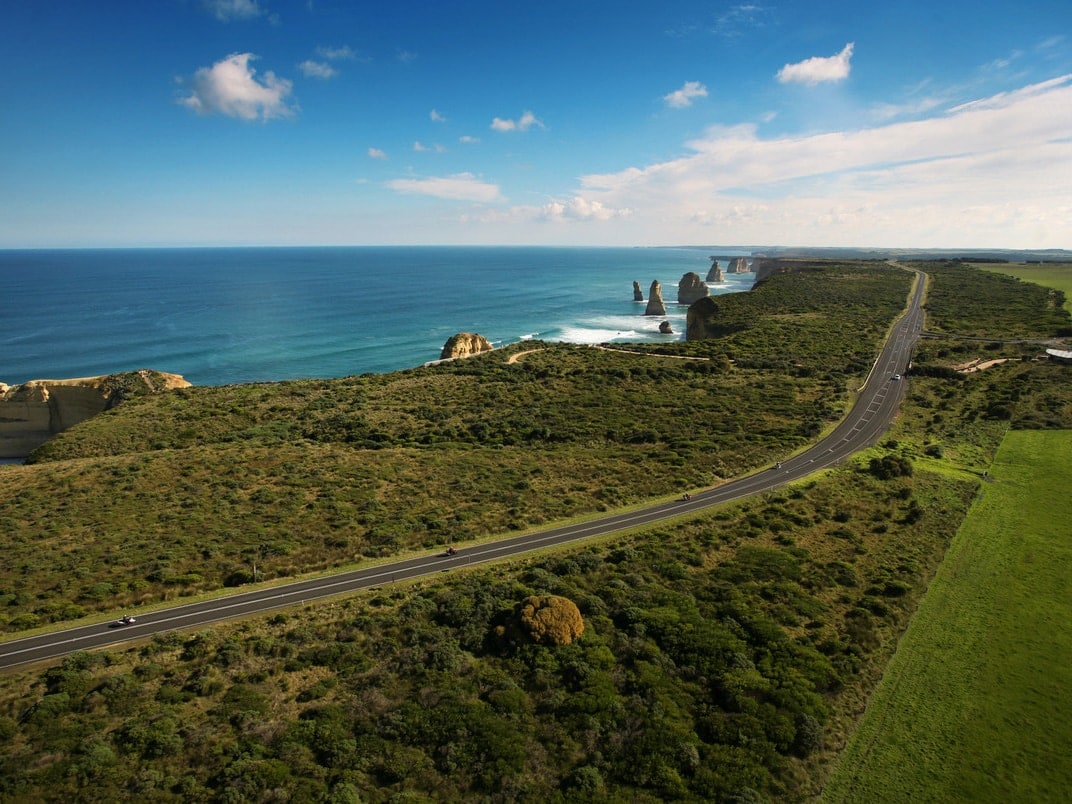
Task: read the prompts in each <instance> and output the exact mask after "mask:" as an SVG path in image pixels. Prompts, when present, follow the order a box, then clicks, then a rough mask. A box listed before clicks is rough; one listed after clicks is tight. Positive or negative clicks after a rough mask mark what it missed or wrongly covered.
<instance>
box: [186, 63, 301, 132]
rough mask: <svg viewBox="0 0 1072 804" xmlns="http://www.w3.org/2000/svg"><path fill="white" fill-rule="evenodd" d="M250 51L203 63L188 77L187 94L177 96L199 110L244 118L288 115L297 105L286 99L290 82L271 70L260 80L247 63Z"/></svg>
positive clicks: (191, 107)
mask: <svg viewBox="0 0 1072 804" xmlns="http://www.w3.org/2000/svg"><path fill="white" fill-rule="evenodd" d="M255 58H256V56H254V55H253V54H252V53H232V54H231V55H230V56H228V57H227V58H225V59H222V60H221V61H218V62H216V63H215V64H213V65H212V66H211V67H202V68H201V69H199V70H198V71H197V72H196V73H194V75H193V78H191V79H190V81H189V83H190V87H191V91H190V94H189V95H187V96H186V97H184V98H181V99H180V100H179V103H181V104H182V105H183V106H186V107H187V108H188V109H193V110H194V111H195V112H197V113H198V114H223V115H227V116H228V117H239V118H242V119H243V120H256V119H258V118H260V119H261V120H271V119H272V118H276V117H289V116H290V115H292V114H294V111H295V109H296V106H293V105H291V104H290V103H289V102H288V98H289V97H290V93H291V89H292V87H293V84H292V83H291V82H290V81H288V80H287V79H285V78H279V77H277V76H276V74H275V73H273V72H272V71H271V70H269V71H267V72H265V74H264V79H263V81H258V80H257V78H256V74H257V71H256V70H254V69H253V68H252V67H250V65H249V63H250V61H252V60H253V59H255Z"/></svg>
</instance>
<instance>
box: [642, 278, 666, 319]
mask: <svg viewBox="0 0 1072 804" xmlns="http://www.w3.org/2000/svg"><path fill="white" fill-rule="evenodd" d="M644 315H666V304H665V303H664V302H663V289H662V287H661V286H660V285H659V280H658V279H656V280H654V281H653V282H652V283H651V290H649V291H648V306H647V308H646V309H645V310H644Z"/></svg>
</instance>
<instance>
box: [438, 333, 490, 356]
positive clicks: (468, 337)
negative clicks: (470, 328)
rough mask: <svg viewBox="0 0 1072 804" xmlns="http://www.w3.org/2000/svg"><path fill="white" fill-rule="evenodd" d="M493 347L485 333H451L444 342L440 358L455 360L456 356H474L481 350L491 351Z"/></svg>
mask: <svg viewBox="0 0 1072 804" xmlns="http://www.w3.org/2000/svg"><path fill="white" fill-rule="evenodd" d="M493 348H494V347H493V346H492V345H491V343H490V342H489V341H488V339H487V338H485V337H484V336H483V335H477V334H476V333H475V332H459V333H458V334H457V335H451V336H450V338H448V339H447V342H446V343H445V344H443V351H442V352H440V354H439V359H440V360H453V359H454V358H456V357H472V356H473V355H478V354H480V353H481V352H490V351H491V350H492V349H493Z"/></svg>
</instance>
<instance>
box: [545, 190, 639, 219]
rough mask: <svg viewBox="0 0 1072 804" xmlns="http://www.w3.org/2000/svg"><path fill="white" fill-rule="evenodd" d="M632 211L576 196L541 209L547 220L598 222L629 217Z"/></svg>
mask: <svg viewBox="0 0 1072 804" xmlns="http://www.w3.org/2000/svg"><path fill="white" fill-rule="evenodd" d="M632 212H633V211H632V210H631V209H613V208H611V207H608V206H605V205H604V204H603V203H602V202H601V201H592V200H589V199H587V198H583V197H581V196H579V195H578V196H574V197H573V198H570V199H568V200H566V201H550V202H548V203H546V204H544V205H543V206H542V207H541V208H540V217H542V218H544V219H546V220H552V221H562V220H597V221H609V220H610V219H611V218H622V217H628V216H629V215H631V214H632Z"/></svg>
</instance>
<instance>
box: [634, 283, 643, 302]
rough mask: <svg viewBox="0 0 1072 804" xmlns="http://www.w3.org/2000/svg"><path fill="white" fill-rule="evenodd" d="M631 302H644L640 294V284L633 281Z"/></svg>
mask: <svg viewBox="0 0 1072 804" xmlns="http://www.w3.org/2000/svg"><path fill="white" fill-rule="evenodd" d="M633 301H644V294H643V293H641V292H640V283H639V282H637V281H636V280H635V279H634V280H633Z"/></svg>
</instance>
